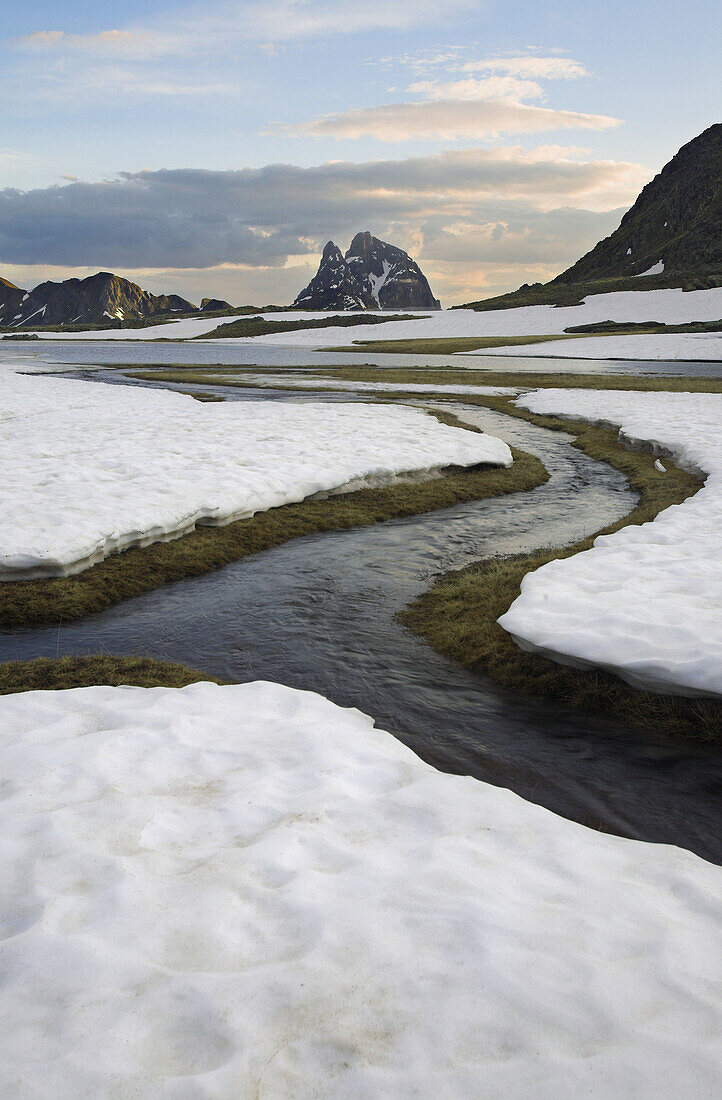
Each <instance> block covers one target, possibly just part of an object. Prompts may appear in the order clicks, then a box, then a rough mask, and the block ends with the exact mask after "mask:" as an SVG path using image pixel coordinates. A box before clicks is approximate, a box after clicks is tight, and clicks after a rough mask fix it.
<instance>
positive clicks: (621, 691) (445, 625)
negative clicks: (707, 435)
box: [399, 397, 722, 740]
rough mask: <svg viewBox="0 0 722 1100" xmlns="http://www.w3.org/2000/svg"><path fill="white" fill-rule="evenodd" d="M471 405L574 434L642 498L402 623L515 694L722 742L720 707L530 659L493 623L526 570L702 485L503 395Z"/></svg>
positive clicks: (487, 571) (417, 605)
mask: <svg viewBox="0 0 722 1100" xmlns="http://www.w3.org/2000/svg"><path fill="white" fill-rule="evenodd" d="M473 402H474V403H478V404H483V405H487V406H489V407H491V408H495V409H498V410H500V411H503V412H507V413H511V414H512V415H514V416H519V417H521V418H522V419H524V420H528V421H531V422H532V423H534V424H538V425H540V426H541V427H545V428H551V429H552V430H558V431H564V432H570V433H573V434H574V435H575V437H576V438H575V440H574V442H573V444H572V446H575V447H578V448H579V449H580V450H582V451H583V452H584V453H585V454H587V455H589V456H590V458H593V459H596V460H597V461H601V462H608V463H609V464H610V465H612V466H614V467H615V468H616V469H618V470H620V471H621V472H622V473H623V474H625V476H626V477H627V479H628V480H629V483H630V485H631V487H632V489H634V491H635V492H637V493H638V494H639V501H638V503H637V505H636V506H635V507H634V509H633V510H632V511H631V512H630V513H629V514H628V515H627V516H626V517H624V518H623V519H621V520H619V521H617V522H616V523H613V524H611V525H610V526H608V527H605V528H603V529H602V530H600V531H598V532H597V533H596V535H593V536H591V537H590V538H587V539H584V540H582V541H580V542H578V543H575V544H574V545H572V546H567V547H564V548H562V549H554V550H541V551H536V552H534V553H531V554H521V555H518V556H513V557H501V558H500V557H497V558H489V559H487V560H485V561H482V562H478V563H476V564H474V565H472V566H469V567H467V568H466V569H462V570H459V571H455V572H451V573H448V574H446V575H445V576H443V577H441V578H440V579H439V580H438V581H437V582H436V583H435V584H434V586H433V587H432V588H431V589H430V590H429V591H428V592H426V593H425V594H424V595H422V596H420V597H419V598H418V599H417V600H415V601H414V603H412V604H411V606H410V607H408V608H407V609H406V610H404V611H402V612H401V613H400V615H399V619H400V621H401V622H402V623H403V624H404V625H405V626H407V627H408V628H409V629H410V630H412V631H413V632H414V633H415V634H418V635H420V636H421V637H423V638H425V639H426V641H427V642H429V643H430V644H431V645H432V646H433V647H434V648H435V649H437V650H438V651H439V652H440V653H443V654H444V655H445V656H447V657H450V658H451V659H453V660H455V661H458V662H459V663H460V664H462V665H463V666H464V667H465V668H468V669H470V670H471V671H473V672H477V673H479V674H483V675H485V676H489V677H490V678H492V679H493V680H494V681H495V682H496V683H498V684H500V685H501V686H502V687H504V688H506V689H508V690H511V691H515V692H519V693H523V694H528V695H542V696H547V697H549V698H551V699H557V700H559V701H560V702H561V703H563V704H564V705H566V706H575V707H581V708H583V709H585V710H588V711H594V712H595V713H596V714H604V715H606V716H608V717H609V718H612V719H615V720H618V721H621V722H625V723H628V724H631V725H638V726H644V727H647V728H649V729H654V730H658V731H662V732H664V733H668V734H673V735H676V736H684V737H689V738H701V739H705V740H712V739H715V738H719V737H720V736H722V704H720V703H719V702H717V701H715V700H707V699H688V698H683V697H681V696H673V695H657V694H654V693H651V692H645V691H639V690H638V689H636V688H633V687H630V686H629V685H628V684H626V683H625V682H624V681H623V680H620V679H619V678H618V677H616V676H613V675H612V674H611V673H607V672H603V671H601V670H590V671H582V670H577V669H572V668H569V667H567V666H564V665H561V664H557V663H556V662H554V661H551V660H548V659H547V658H545V657H541V656H539V655H535V654H530V653H525V652H524V651H523V650H521V649H519V648H518V647H517V646H516V645H515V643H514V642H513V641H512V639H511V637H510V635H509V634H507V633H506V631H504V630H502V628H501V627H500V626H499V625H498V623H497V621H496V620H497V619H498V618H499V616H500V615H502V614H503V613H504V612H505V611H507V610H508V608H509V607H510V606H511V604H512V603H513V602H514V600H515V599H516V597H517V596H518V595H519V591H520V586H521V582H522V579H523V578H524V576H525V575H526V574H527V573H530V572H532V571H533V570H535V569H539V568H540V567H541V566H542V565H545V564H546V563H547V562H549V561H552V560H553V559H556V558H567V557H570V556H571V555H572V554H578V553H580V552H581V551H582V550H588V549H589V548H590V547H591V546H592V544H593V542H594V539H595V538H596V537H597V536H598V535H602V534H611V533H612V532H613V531H618V530H620V529H621V528H622V527H626V526H628V525H629V524H641V523H648V522H650V521H651V520H653V519H654V517H655V516H656V515H657V514H658V513H659V512H660V511H662V510H663V509H664V508H668V507H670V506H671V505H673V504H680V503H681V502H682V501H683V500H686V499H687V497H689V496H690V495H692V494H693V493H694V492H696V491H697V489H698V488H699V485H700V482H699V481H698V480H697V479H696V478H694V477H693V476H692V475H691V474H688V473H686V472H684V471H683V470H679V469H677V468H676V467H675V466H673V465H672V464H670V465H669V466H668V468H667V472H666V473H664V474H663V473H661V472H659V471H658V470H656V469H655V467H654V461H655V459H654V456H653V455H650V454H644V453H640V452H639V451H636V450H630V449H628V448H626V447H625V446H623V445H622V444H621V443H620V442H619V440H618V438H617V434H616V432H615V431H612V430H609V429H606V428H601V427H598V426H595V425H590V424H585V423H580V422H577V421H574V422H572V421H570V420H567V419H563V418H561V417H547V416H536V415H533V414H532V413H528V412H526V411H525V410H524V409H517V408H515V407H514V406H513V405H511V404H510V403H509V402H508V400H507V399H505V398H493V397H492V398H474V399H473Z"/></svg>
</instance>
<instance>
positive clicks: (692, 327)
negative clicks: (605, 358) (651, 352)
mask: <svg viewBox="0 0 722 1100" xmlns="http://www.w3.org/2000/svg"><path fill="white" fill-rule="evenodd" d="M564 331H565V332H568V333H575V334H576V335H580V336H624V335H630V336H634V335H642V336H645V335H647V336H648V335H651V334H654V333H664V332H722V321H687V322H685V324H683V325H668V324H665V322H664V321H596V322H595V323H593V324H588V325H570V327H569V328H565V329H564Z"/></svg>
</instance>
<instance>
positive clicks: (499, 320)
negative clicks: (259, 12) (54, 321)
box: [37, 287, 722, 355]
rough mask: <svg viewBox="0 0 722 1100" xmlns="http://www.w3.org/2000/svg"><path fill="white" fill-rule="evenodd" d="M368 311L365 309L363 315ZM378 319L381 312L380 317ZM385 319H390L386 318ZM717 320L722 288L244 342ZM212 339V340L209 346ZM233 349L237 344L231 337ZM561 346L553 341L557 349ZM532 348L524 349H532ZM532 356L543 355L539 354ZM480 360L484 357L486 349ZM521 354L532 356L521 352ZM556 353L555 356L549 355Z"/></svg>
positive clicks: (305, 342)
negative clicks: (600, 323) (611, 322)
mask: <svg viewBox="0 0 722 1100" xmlns="http://www.w3.org/2000/svg"><path fill="white" fill-rule="evenodd" d="M366 312H367V313H368V311H366ZM381 315H382V316H383V314H381ZM263 316H265V317H266V318H267V319H268V320H277V321H282V320H303V319H308V318H317V317H328V316H329V314H328V313H318V312H315V313H314V312H308V313H303V312H300V311H296V310H294V311H292V312H289V313H269V314H263ZM386 316H388V314H386ZM721 317H722V287H716V288H713V289H711V290H694V291H690V292H689V293H684V292H683V291H682V290H637V291H635V290H627V291H618V292H616V293H614V294H594V295H590V296H589V297H588V298H587V299H586V300H585V302H584V303H583V304H582V305H579V306H564V307H562V308H556V307H555V306H523V307H521V308H518V309H497V310H489V311H488V312H478V313H477V312H476V311H475V310H472V309H454V310H438V311H436V312H433V313H432V314H431V315H429V316H425V315H423V314H422V315H421V316H419V317H415V318H414V319H413V320H411V321H386V322H385V323H384V324H383V325H378V326H371V325H352V326H350V327H347V328H342V327H338V326H334V327H329V328H324V329H304V330H302V331H297V332H284V333H274V334H272V335H270V336H253V337H245V338H242V340H241V342H243V343H248V342H252V343H261V344H274V345H288V346H300V347H339V346H345V345H347V344H352V343H353V341H354V340H408V339H427V338H435V337H457V336H470V337H474V336H530V335H537V336H538V335H546V334H553V333H561V332H564V329H565V328H567V327H568V326H570V325H585V324H593V323H596V322H598V321H607V320H609V321H664V322H667V323H668V324H683V323H685V322H687V321H716V320H719V318H721ZM231 320H233V318H231V317H228V318H211V319H206V320H196V319H194V318H191V319H188V320H185V321H176V322H172V323H170V324H167V325H155V326H153V327H152V328H145V329H120V330H118V329H111V330H108V331H106V332H80V333H75V334H72V333H61V334H58V333H52V332H44V331H43V330H42V329H38V330H37V332H38V335H39V336H41V337H43V338H45V339H48V340H58V339H61V340H72V339H77V340H157V339H159V338H160V339H166V340H172V339H185V338H189V337H192V336H200V335H202V334H203V333H206V332H211V331H212V330H213V329H214V328H216V327H217V326H218V324H219V323H221V324H223V323H225V322H226V321H231ZM215 342H216V341H215V340H214V341H213V343H215ZM230 342H231V343H234V344H235V343H238V340H235V339H232V340H230ZM561 343H563V341H558V342H555V344H554V347H555V349H556V348H558V347H559V346H560V344H561ZM533 347H534V345H528V348H533ZM536 353H537V354H541V351H540V348H537V352H536ZM483 354H485V355H486V354H487V351H486V350H485V351H484V352H483ZM518 354H522V355H523V354H529V351H528V350H525V349H520V350H519V352H518ZM554 354H556V350H555V351H554Z"/></svg>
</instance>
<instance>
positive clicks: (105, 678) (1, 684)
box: [0, 655, 221, 695]
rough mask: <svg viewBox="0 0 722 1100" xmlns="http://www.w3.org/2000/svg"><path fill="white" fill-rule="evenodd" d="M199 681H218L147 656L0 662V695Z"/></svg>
mask: <svg viewBox="0 0 722 1100" xmlns="http://www.w3.org/2000/svg"><path fill="white" fill-rule="evenodd" d="M199 680H211V681H212V682H213V683H221V681H220V680H216V679H215V678H214V677H213V676H208V675H207V674H206V673H205V672H197V671H196V670H195V669H191V668H186V667H185V665H177V664H172V663H171V662H169V661H155V660H153V659H152V658H151V657H111V656H107V655H103V656H100V657H57V658H55V659H49V658H47V657H39V658H38V659H37V660H35V661H8V662H7V663H6V664H0V695H12V694H14V693H15V692H18V691H62V690H64V689H66V688H77V687H93V686H95V685H97V684H108V685H109V686H111V687H118V686H119V685H123V684H128V685H133V686H135V687H173V688H180V687H185V686H186V685H187V684H194V683H197V682H198V681H199Z"/></svg>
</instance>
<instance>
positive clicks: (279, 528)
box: [0, 413, 548, 629]
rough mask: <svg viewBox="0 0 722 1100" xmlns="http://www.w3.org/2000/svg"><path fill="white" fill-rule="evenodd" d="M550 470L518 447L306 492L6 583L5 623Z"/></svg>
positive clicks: (0, 599) (64, 616)
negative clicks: (422, 471)
mask: <svg viewBox="0 0 722 1100" xmlns="http://www.w3.org/2000/svg"><path fill="white" fill-rule="evenodd" d="M439 419H441V420H443V421H444V422H445V423H454V424H459V423H460V422H459V421H458V420H456V419H455V418H454V417H452V416H451V415H450V414H444V413H441V414H439ZM464 426H466V425H464ZM547 478H548V474H547V472H546V469H545V468H544V466H543V464H542V463H541V462H540V461H539V459H537V458H535V457H534V456H533V455H529V454H527V453H525V452H521V451H515V452H514V465H513V466H511V467H510V468H508V469H505V468H500V467H492V466H478V467H475V468H472V469H458V468H449V469H447V470H446V471H445V472H444V475H443V476H442V477H439V478H434V479H431V480H427V481H422V482H412V483H405V482H404V483H401V484H395V485H389V486H386V487H383V488H379V489H362V490H359V491H357V492H353V493H346V494H343V495H340V496H334V497H330V498H329V499H327V500H305V501H302V502H301V503H299V504H287V505H284V506H282V507H280V508H274V509H270V510H269V511H267V512H259V513H258V514H257V515H255V516H253V517H251V518H250V519H244V520H238V521H236V522H235V523H231V524H228V526H226V527H199V528H197V529H196V530H195V531H194V532H192V533H191V534H189V535H185V536H184V537H183V538H180V539H176V540H174V541H172V542H158V543H153V544H152V545H151V546H146V547H138V548H134V549H130V550H126V551H124V552H123V553H121V554H115V555H113V556H112V557H109V558H106V559H105V561H102V562H99V563H98V564H97V565H94V566H92V567H91V568H90V569H87V570H85V571H84V572H83V573H78V574H76V575H74V576H71V577H58V578H53V579H47V580H32V581H14V582H6V583H5V584H1V585H0V628H2V629H12V628H17V627H23V626H36V625H39V624H41V623H57V622H60V621H65V622H67V621H71V620H75V619H80V618H82V617H83V616H85V615H90V614H93V613H94V612H98V611H102V610H104V609H105V608H108V607H111V606H113V605H114V604H118V603H121V602H122V601H123V600H127V599H130V598H131V597H133V596H138V595H140V594H141V593H142V592H148V591H151V590H152V589H155V588H159V587H160V586H161V585H163V584H169V583H171V582H172V581H178V580H182V579H183V578H185V577H196V576H199V575H201V574H203V573H207V572H210V571H211V570H213V569H218V568H220V567H221V566H223V565H228V564H230V563H231V562H234V561H239V560H240V559H242V558H244V557H247V556H248V555H250V554H257V553H260V552H261V551H263V550H269V549H271V548H272V547H274V546H279V545H281V544H282V543H284V542H288V541H290V540H291V539H295V538H300V537H301V536H303V535H310V534H314V533H317V532H322V531H333V530H345V529H348V528H351V527H358V526H365V525H369V524H373V523H381V522H383V521H384V520H388V519H398V518H402V517H404V516H411V515H416V514H418V513H420V512H432V511H436V510H437V509H440V508H449V507H452V506H453V505H455V504H459V503H462V502H466V501H471V500H483V499H485V498H487V497H492V496H498V495H502V494H504V493H513V492H519V491H521V490H525V489H530V488H533V487H534V486H536V485H540V484H542V483H543V482H544V481H546V480H547Z"/></svg>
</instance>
